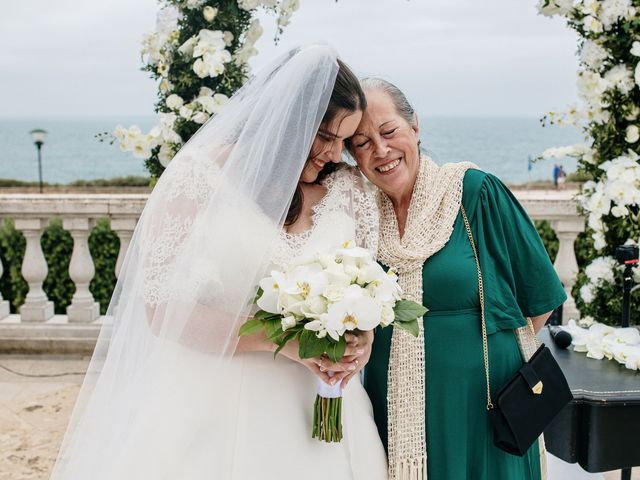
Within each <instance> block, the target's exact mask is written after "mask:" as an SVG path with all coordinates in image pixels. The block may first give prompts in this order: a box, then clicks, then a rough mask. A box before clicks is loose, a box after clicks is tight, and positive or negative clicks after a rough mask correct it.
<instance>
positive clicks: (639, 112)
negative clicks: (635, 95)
mask: <svg viewBox="0 0 640 480" xmlns="http://www.w3.org/2000/svg"><path fill="white" fill-rule="evenodd" d="M638 115H640V108H638V106H637V105H634V106H633V107H631V111H630V112H629V113H628V114H627V115H626V116H625V117H624V119H625V120H628V121H629V122H632V121H634V120H636V119H637V118H638Z"/></svg>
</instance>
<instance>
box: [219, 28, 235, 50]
mask: <svg viewBox="0 0 640 480" xmlns="http://www.w3.org/2000/svg"><path fill="white" fill-rule="evenodd" d="M233 38H234V37H233V33H231V32H229V31H226V32H224V34H223V35H222V39H223V40H224V44H225V45H226V46H227V47H230V46H231V42H233Z"/></svg>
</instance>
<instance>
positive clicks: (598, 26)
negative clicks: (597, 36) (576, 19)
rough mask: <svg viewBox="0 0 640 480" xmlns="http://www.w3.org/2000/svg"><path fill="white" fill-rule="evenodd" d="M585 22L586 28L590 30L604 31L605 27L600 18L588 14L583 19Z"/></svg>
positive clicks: (594, 31)
mask: <svg viewBox="0 0 640 480" xmlns="http://www.w3.org/2000/svg"><path fill="white" fill-rule="evenodd" d="M583 23H584V28H585V29H586V30H587V31H589V32H593V33H602V32H603V31H604V27H603V25H602V23H601V22H600V20H598V19H597V18H594V17H592V16H591V15H588V16H586V17H585V18H584V20H583Z"/></svg>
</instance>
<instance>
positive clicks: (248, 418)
mask: <svg viewBox="0 0 640 480" xmlns="http://www.w3.org/2000/svg"><path fill="white" fill-rule="evenodd" d="M364 107H365V98H364V94H363V93H362V90H361V89H360V86H359V84H358V81H357V79H356V78H355V77H354V75H353V74H352V73H351V71H350V70H349V69H348V68H347V67H346V66H345V65H344V64H343V63H342V62H340V61H339V60H338V59H337V57H336V54H335V52H334V51H333V50H332V49H331V48H329V47H326V46H317V45H314V46H309V47H305V48H301V49H296V50H292V51H291V52H289V53H288V54H286V55H285V56H283V57H282V58H280V59H279V60H278V61H276V62H275V63H274V64H273V65H271V66H270V67H268V68H267V69H266V71H263V72H262V73H261V74H260V75H258V76H256V77H255V78H253V79H252V80H251V81H249V82H248V83H247V84H246V85H245V86H244V87H243V88H242V89H241V90H240V91H239V92H238V93H237V94H236V95H234V97H233V98H232V99H231V101H230V102H229V103H228V104H227V106H226V107H225V109H224V110H223V111H222V112H221V113H219V114H218V115H217V116H215V117H214V118H212V119H211V120H210V121H209V122H208V123H206V124H205V125H204V126H203V127H202V128H201V129H200V130H199V131H198V132H197V133H196V134H195V135H194V136H193V137H192V138H191V140H189V142H187V144H186V145H185V146H184V147H183V148H182V149H181V150H180V152H179V153H178V154H177V155H176V157H175V158H174V160H173V161H172V162H171V164H170V165H169V167H168V168H167V170H166V171H165V172H164V174H163V175H162V177H161V178H160V180H159V182H158V184H157V185H156V187H155V189H154V191H153V193H152V194H151V196H150V198H149V200H148V202H147V205H146V207H145V210H144V212H143V214H142V216H141V218H140V222H139V224H138V226H137V228H136V231H135V233H134V237H133V240H132V242H131V246H130V247H129V250H128V252H127V256H126V259H125V262H124V265H123V268H122V271H121V275H120V279H119V281H118V284H117V286H116V289H115V292H114V294H113V298H112V300H111V304H110V306H109V310H108V313H107V319H108V320H107V321H105V323H104V324H103V327H102V329H101V332H100V337H99V339H98V344H97V346H96V349H95V352H94V355H93V357H92V360H91V364H90V366H89V369H88V372H87V375H86V377H85V381H84V384H83V387H82V390H81V392H80V396H79V398H78V401H77V403H76V407H75V410H74V413H73V415H72V418H71V422H70V424H69V428H68V431H67V434H66V436H65V439H64V442H63V445H62V447H61V450H60V453H59V457H58V461H57V463H56V465H55V467H54V470H53V473H52V476H51V478H52V479H54V480H88V479H92V480H98V479H118V480H122V479H132V480H133V479H136V480H146V479H149V480H151V479H153V480H160V479H171V480H178V479H180V480H201V479H202V480H205V479H207V480H209V479H224V480H226V479H234V480H242V479H282V480H287V479H298V478H305V479H309V480H313V479H323V480H324V479H332V480H346V479H363V480H364V479H367V480H369V479H371V480H375V479H383V478H386V459H385V454H384V449H383V447H382V444H381V442H380V439H379V437H378V433H377V430H376V427H375V424H374V421H373V416H372V411H371V405H370V403H369V400H368V397H367V396H366V393H365V392H364V390H363V388H362V385H361V383H360V381H359V377H358V376H357V375H356V373H357V372H358V371H359V370H360V369H361V368H362V366H363V365H364V363H366V360H368V355H369V352H370V346H371V344H370V339H369V337H368V336H364V335H362V336H357V337H355V336H354V337H351V338H350V342H349V348H348V350H347V356H346V357H345V358H344V359H343V361H342V363H339V364H330V363H329V362H328V360H327V359H323V358H314V359H307V360H301V359H300V358H299V357H298V355H297V346H296V345H290V347H288V348H287V349H285V350H284V351H283V352H281V354H279V355H278V356H277V357H276V358H275V359H274V356H273V350H274V347H273V346H272V345H271V344H270V343H268V342H267V341H266V340H265V339H264V337H258V336H255V337H243V338H242V340H239V339H238V336H237V332H238V328H239V326H240V325H241V324H242V323H243V322H244V321H245V320H246V318H248V317H249V316H251V313H252V312H251V308H252V299H253V297H254V296H255V293H256V285H257V284H258V282H259V280H260V279H261V278H262V277H263V276H265V274H267V273H268V272H269V269H270V266H273V265H280V266H282V265H284V264H287V263H290V262H291V261H293V260H295V259H296V258H299V257H300V256H303V255H313V254H314V253H315V252H316V251H317V250H318V249H322V248H325V249H326V248H329V247H331V246H334V245H338V244H340V243H342V242H345V241H348V240H353V239H355V240H356V241H357V242H358V243H359V244H360V245H361V246H364V247H366V248H370V249H372V250H373V251H375V242H376V240H377V232H376V227H377V219H376V213H375V212H376V207H375V203H374V201H373V200H372V198H371V197H370V195H369V194H368V192H367V191H366V190H365V189H364V188H363V184H362V182H361V178H360V177H359V175H358V174H356V173H355V172H354V170H352V169H351V168H349V167H346V166H341V165H338V163H339V162H340V157H341V151H342V147H343V142H344V140H345V139H347V138H348V137H350V136H351V135H353V133H354V132H355V129H356V127H357V125H358V123H359V122H360V119H361V116H362V110H363V109H364ZM341 167H342V168H341ZM329 372H332V374H333V377H330V376H329ZM317 377H320V378H321V379H322V380H324V381H326V382H331V381H336V380H337V381H340V380H343V385H345V384H346V383H347V382H348V384H347V385H346V387H345V388H344V391H343V393H344V401H343V405H344V406H343V425H344V432H345V433H344V439H343V440H342V442H341V443H324V442H320V441H318V440H316V439H312V438H311V423H312V418H313V411H312V409H313V404H314V399H315V394H316V378H317Z"/></svg>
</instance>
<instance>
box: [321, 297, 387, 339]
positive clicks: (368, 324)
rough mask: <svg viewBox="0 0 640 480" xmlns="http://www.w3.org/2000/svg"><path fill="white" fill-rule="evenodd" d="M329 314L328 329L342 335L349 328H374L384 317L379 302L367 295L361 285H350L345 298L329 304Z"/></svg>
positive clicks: (364, 329)
mask: <svg viewBox="0 0 640 480" xmlns="http://www.w3.org/2000/svg"><path fill="white" fill-rule="evenodd" d="M327 315H328V319H327V320H328V321H327V327H328V329H329V330H335V331H336V332H338V333H339V334H340V335H342V334H343V333H344V332H345V331H347V330H355V329H358V330H363V331H366V330H373V329H374V328H375V327H377V326H378V325H380V321H381V319H382V318H381V309H380V306H379V305H378V303H377V302H376V301H375V300H374V299H373V298H371V297H368V296H366V295H365V294H364V293H363V289H362V288H361V287H360V286H359V285H351V286H349V287H348V288H347V289H346V290H345V295H344V298H343V299H342V300H341V301H339V302H337V303H334V304H332V305H330V306H329V311H328V313H327Z"/></svg>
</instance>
